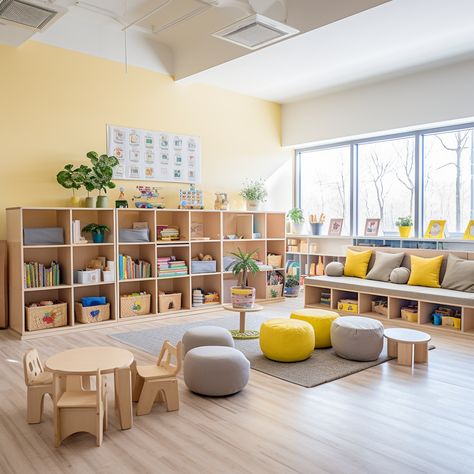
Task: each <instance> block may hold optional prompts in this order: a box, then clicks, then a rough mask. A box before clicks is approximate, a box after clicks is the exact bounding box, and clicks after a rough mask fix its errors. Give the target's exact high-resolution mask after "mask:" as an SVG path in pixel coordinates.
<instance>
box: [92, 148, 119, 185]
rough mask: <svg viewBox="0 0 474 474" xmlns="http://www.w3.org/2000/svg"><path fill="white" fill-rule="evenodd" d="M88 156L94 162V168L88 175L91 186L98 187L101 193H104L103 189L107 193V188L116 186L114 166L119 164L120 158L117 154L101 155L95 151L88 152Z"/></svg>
mask: <svg viewBox="0 0 474 474" xmlns="http://www.w3.org/2000/svg"><path fill="white" fill-rule="evenodd" d="M87 158H89V159H90V160H91V163H92V170H91V173H90V176H89V177H88V178H89V179H88V183H89V187H91V186H94V189H97V190H98V191H99V194H102V191H103V192H104V193H107V188H108V189H113V188H115V183H114V182H113V181H112V176H113V173H114V168H115V167H116V166H117V165H118V164H119V160H118V159H117V158H116V157H115V156H108V155H100V156H99V155H98V154H97V153H96V152H95V151H90V152H89V153H87ZM91 191H92V189H91Z"/></svg>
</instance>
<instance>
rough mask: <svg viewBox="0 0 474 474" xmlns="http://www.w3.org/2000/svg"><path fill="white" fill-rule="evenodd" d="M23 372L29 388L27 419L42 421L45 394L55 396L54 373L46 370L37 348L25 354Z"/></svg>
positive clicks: (32, 421)
mask: <svg viewBox="0 0 474 474" xmlns="http://www.w3.org/2000/svg"><path fill="white" fill-rule="evenodd" d="M23 372H24V375H25V384H26V388H27V392H26V406H27V408H26V421H27V422H28V423H41V416H42V415H43V401H44V396H45V395H46V394H49V395H50V396H51V398H52V397H53V374H51V373H49V372H45V371H44V368H43V364H42V363H41V360H40V358H39V355H38V351H37V350H36V349H30V350H29V351H28V352H26V353H25V355H24V356H23Z"/></svg>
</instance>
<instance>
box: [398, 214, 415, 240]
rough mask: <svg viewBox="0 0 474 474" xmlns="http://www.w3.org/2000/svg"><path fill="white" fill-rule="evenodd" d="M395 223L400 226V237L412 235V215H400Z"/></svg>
mask: <svg viewBox="0 0 474 474" xmlns="http://www.w3.org/2000/svg"><path fill="white" fill-rule="evenodd" d="M395 225H396V226H397V227H398V232H399V233H400V237H410V234H411V231H412V229H413V219H412V218H411V216H406V217H399V218H398V219H397V221H396V222H395Z"/></svg>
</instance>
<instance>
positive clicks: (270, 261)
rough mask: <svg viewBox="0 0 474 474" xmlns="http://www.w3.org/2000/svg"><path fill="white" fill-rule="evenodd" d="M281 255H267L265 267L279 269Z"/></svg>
mask: <svg viewBox="0 0 474 474" xmlns="http://www.w3.org/2000/svg"><path fill="white" fill-rule="evenodd" d="M281 259H282V257H281V255H267V265H271V266H272V267H273V268H281Z"/></svg>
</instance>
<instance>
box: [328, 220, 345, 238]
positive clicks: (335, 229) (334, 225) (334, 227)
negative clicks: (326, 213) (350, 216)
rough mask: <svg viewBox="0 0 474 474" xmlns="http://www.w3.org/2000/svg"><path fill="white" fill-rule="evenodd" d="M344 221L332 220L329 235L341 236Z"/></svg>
mask: <svg viewBox="0 0 474 474" xmlns="http://www.w3.org/2000/svg"><path fill="white" fill-rule="evenodd" d="M343 222H344V219H331V220H330V221H329V229H328V235H341V232H342V223H343Z"/></svg>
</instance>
